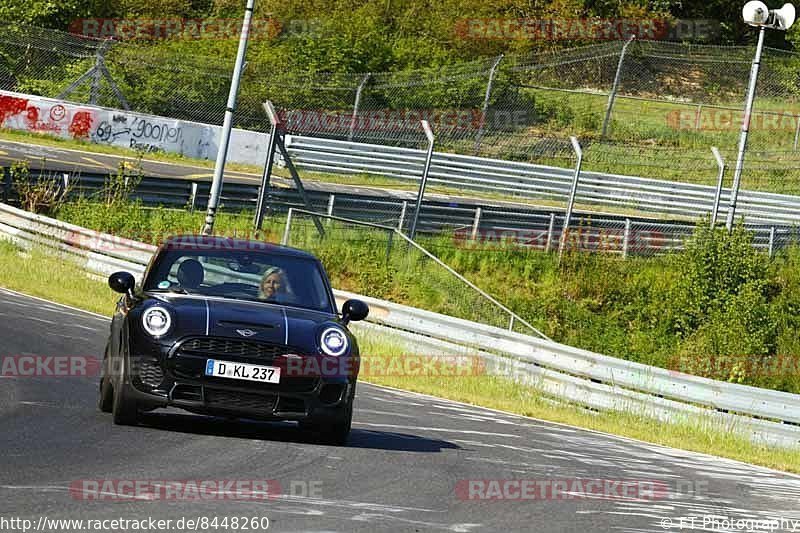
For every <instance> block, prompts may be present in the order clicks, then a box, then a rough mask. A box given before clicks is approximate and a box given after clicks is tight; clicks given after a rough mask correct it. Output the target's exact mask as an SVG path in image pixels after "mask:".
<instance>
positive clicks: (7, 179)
mask: <svg viewBox="0 0 800 533" xmlns="http://www.w3.org/2000/svg"><path fill="white" fill-rule="evenodd" d="M10 195H11V172H9V170H8V168H6V167H3V203H5V204H7V203H8V199H9V197H10Z"/></svg>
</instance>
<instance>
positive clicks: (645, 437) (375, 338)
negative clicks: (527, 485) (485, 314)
mask: <svg viewBox="0 0 800 533" xmlns="http://www.w3.org/2000/svg"><path fill="white" fill-rule="evenodd" d="M0 264H2V265H3V268H2V269H0V287H5V288H9V289H12V290H16V291H20V292H23V293H27V294H31V295H34V296H39V297H42V298H46V299H50V300H53V301H56V302H60V303H64V304H67V305H71V306H74V307H78V308H81V309H86V310H88V311H92V312H95V313H100V314H102V315H106V316H108V315H110V314H111V312H112V311H113V308H114V302H115V301H116V300H117V295H116V294H114V293H113V292H111V290H110V289H109V288H108V287H107V285H106V283H105V281H104V280H102V279H98V277H97V276H92V275H87V274H86V273H85V272H83V271H82V270H81V269H80V268H79V266H78V265H77V264H75V263H73V262H71V261H70V260H69V259H68V258H59V257H56V256H54V255H50V254H48V253H45V252H44V251H42V250H37V249H34V250H32V251H28V252H25V251H22V250H21V249H19V248H17V247H16V246H14V245H12V244H10V243H8V242H6V241H0ZM43 279H47V280H48V282H47V283H43V282H42V280H43ZM359 337H360V338H359V344H360V348H361V352H362V354H364V355H363V357H364V358H365V359H367V360H373V361H374V360H375V359H384V360H385V359H387V358H393V357H398V356H401V355H405V354H408V353H409V352H408V349H407V347H405V346H403V345H401V344H400V343H398V342H397V341H396V340H395V339H392V338H390V337H387V336H385V335H382V334H369V335H368V334H363V333H362V334H360V335H359ZM363 380H364V381H369V382H370V383H374V384H376V385H385V386H390V387H395V388H399V389H404V390H409V391H414V392H420V393H424V394H429V395H433V396H437V397H441V398H448V399H451V400H456V401H460V402H465V403H469V404H472V405H479V406H483V407H489V408H493V409H498V410H501V411H507V412H510V413H516V414H520V415H524V416H529V417H534V418H538V419H541V420H547V421H552V422H558V423H563V424H569V425H571V426H576V427H582V428H587V429H591V430H596V431H601V432H605V433H611V434H615V435H620V436H625V437H630V438H635V439H639V440H642V441H645V442H651V443H655V444H662V445H665V446H671V447H675V448H679V449H684V450H691V451H696V452H701V453H707V454H711V455H715V456H720V457H728V458H731V459H736V460H739V461H744V462H747V463H752V464H757V465H762V466H766V467H770V468H776V469H779V470H784V471H787V472H800V450H798V449H786V448H778V447H770V446H765V445H759V444H755V443H753V442H751V441H749V440H748V439H746V438H744V437H742V436H740V435H738V434H736V433H735V432H731V431H730V430H729V429H725V428H720V427H716V426H714V425H713V424H711V423H709V422H708V421H707V420H703V419H687V420H685V421H683V422H679V423H665V422H659V421H657V420H654V419H651V418H648V417H645V416H642V415H637V414H635V413H616V412H599V413H598V412H588V411H585V410H583V409H581V408H579V407H577V406H574V405H567V404H558V403H554V402H553V401H552V400H551V399H549V398H547V397H546V396H544V395H543V394H542V393H541V392H540V391H539V390H538V389H536V388H535V387H530V386H524V385H521V384H519V383H516V382H513V381H511V380H509V379H507V378H503V377H500V376H490V375H473V376H466V377H457V378H450V379H442V378H441V377H432V376H431V377H408V376H405V377H402V376H394V377H377V376H371V377H366V378H364V379H363Z"/></svg>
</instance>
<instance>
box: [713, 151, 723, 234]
mask: <svg viewBox="0 0 800 533" xmlns="http://www.w3.org/2000/svg"><path fill="white" fill-rule="evenodd" d="M711 153H712V154H714V159H716V160H717V168H718V169H719V173H718V174H717V192H716V194H714V207H713V208H712V209H711V227H712V228H713V227H714V225H715V224H716V223H717V215H718V214H719V200H720V198H721V197H722V182H723V181H724V179H725V161H724V160H723V159H722V155H721V154H720V153H719V150H718V149H717V147H716V146H712V147H711Z"/></svg>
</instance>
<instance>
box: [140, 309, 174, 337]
mask: <svg viewBox="0 0 800 533" xmlns="http://www.w3.org/2000/svg"><path fill="white" fill-rule="evenodd" d="M142 325H143V326H144V330H145V331H146V332H147V333H149V334H150V335H152V336H153V337H161V336H163V335H166V334H167V332H168V331H169V328H171V327H172V315H170V314H169V311H167V310H166V309H164V308H163V307H159V306H153V307H149V308H148V309H147V310H146V311H145V312H144V313H143V314H142Z"/></svg>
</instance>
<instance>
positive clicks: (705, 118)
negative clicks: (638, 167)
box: [666, 105, 800, 131]
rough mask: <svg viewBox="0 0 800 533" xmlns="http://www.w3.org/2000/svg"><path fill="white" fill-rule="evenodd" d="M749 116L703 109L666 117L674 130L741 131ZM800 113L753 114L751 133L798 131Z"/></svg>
mask: <svg viewBox="0 0 800 533" xmlns="http://www.w3.org/2000/svg"><path fill="white" fill-rule="evenodd" d="M746 116H747V115H746V114H745V113H744V111H738V110H735V109H715V108H705V109H704V108H702V107H701V106H700V105H698V107H697V108H696V109H680V110H678V109H676V110H673V111H670V112H669V113H667V115H666V124H667V126H668V127H670V128H672V129H674V130H689V131H691V130H695V131H739V130H740V129H741V127H742V124H743V123H744V121H745V117H746ZM799 120H800V113H798V112H797V111H788V110H785V111H772V112H760V113H753V114H751V115H750V130H762V131H796V130H797V128H798V121H799Z"/></svg>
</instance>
